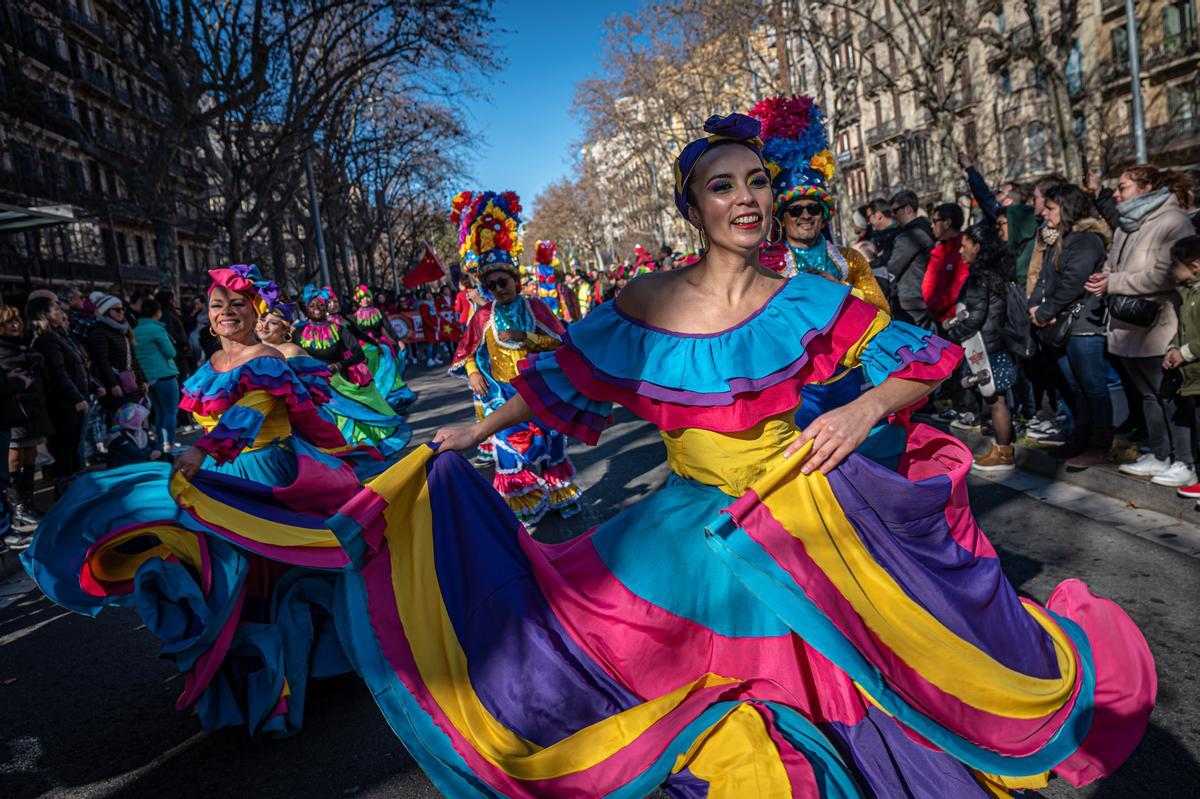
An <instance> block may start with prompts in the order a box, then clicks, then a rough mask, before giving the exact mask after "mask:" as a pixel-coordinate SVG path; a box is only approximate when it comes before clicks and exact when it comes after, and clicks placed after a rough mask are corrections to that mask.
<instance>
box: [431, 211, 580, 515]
mask: <svg viewBox="0 0 1200 799" xmlns="http://www.w3.org/2000/svg"><path fill="white" fill-rule="evenodd" d="M520 210H521V206H520V201H519V199H518V198H517V196H516V195H515V194H513V193H512V192H506V193H504V194H496V193H494V192H482V193H480V194H478V195H475V196H472V195H470V194H467V193H466V192H464V193H463V194H460V195H458V197H456V198H455V201H454V211H453V212H452V214H451V219H452V221H454V222H455V223H456V224H458V225H459V242H460V248H461V252H462V254H463V255H464V262H465V263H467V264H469V265H471V266H472V267H473V273H472V274H471V275H469V276H470V277H472V278H475V279H478V280H479V282H480V285H481V286H482V287H483V289H484V290H486V291H487V292H488V294H489V295H490V296H491V297H492V298H493V299H492V301H491V302H489V303H488V304H487V305H484V306H483V307H482V308H480V309H479V310H478V311H476V312H475V314H474V315H473V316H472V317H471V320H470V323H469V324H468V325H467V330H466V332H465V334H464V335H463V338H462V341H461V342H460V343H459V346H458V351H457V352H456V353H455V355H454V360H453V362H452V364H451V371H452V372H458V371H460V369H461V370H462V371H464V372H465V374H466V376H467V379H468V381H469V382H470V384H471V392H472V394H473V396H474V400H475V404H476V409H477V410H476V413H477V416H478V417H479V418H483V417H486V416H487V415H489V414H491V413H492V412H493V411H495V410H496V409H497V408H499V407H500V406H501V405H503V404H504V402H505V401H506V400H507V399H508V398H509V397H511V396H513V394H514V393H515V392H514V390H513V388H512V386H511V385H509V383H510V381H511V380H512V378H513V377H515V376H516V374H517V364H518V363H520V362H521V361H522V360H523V359H524V358H525V357H526V355H528V354H529V353H532V352H546V351H548V350H552V349H554V348H555V347H557V346H558V345H559V343H560V342H561V341H562V335H563V332H564V328H563V325H562V322H561V321H560V320H559V319H558V317H556V316H555V315H554V313H553V312H552V311H551V310H550V309H549V308H548V307H547V306H546V305H545V303H543V302H542V301H541V300H539V299H538V298H537V297H530V296H525V295H523V294H522V293H521V270H520V266H519V264H518V263H517V260H516V259H517V256H519V255H520V253H521V246H520V242H519V241H518V239H517V226H518V225H519V217H518V214H519V212H520ZM468 253H471V254H472V257H470V258H466V257H465V256H467V254H468ZM489 439H490V441H491V443H492V453H493V455H494V457H495V463H496V472H495V477H494V479H493V481H492V485H493V486H494V487H495V489H496V491H497V492H499V493H500V495H501V496H503V497H504V499H505V500H506V501H507V502H508V504H509V507H511V508H512V510H513V513H515V514H516V515H517V518H519V519H520V520H521V521H522V522H523V523H525V524H527V525H532V524H536V523H538V522H539V521H541V520H542V517H543V516H545V515H546V512H547V511H548V510H556V511H558V512H559V513H560V514H561V515H562V516H563V517H564V518H565V517H569V516H573V515H575V514H576V513H578V512H579V510H580V506H579V497H580V491H579V488H578V486H577V485H576V483H575V467H574V465H572V463H571V459H570V458H569V457H568V456H567V441H566V438H565V437H564V436H562V435H560V434H559V433H558V432H556V431H555V430H552V429H550V428H547V427H543V426H542V425H540V424H538V422H537V421H536V420H530V421H525V422H522V423H521V424H517V425H513V426H511V427H507V428H504V429H501V430H499V431H497V432H496V434H495V435H493V436H490V437H489ZM480 443H482V442H480Z"/></svg>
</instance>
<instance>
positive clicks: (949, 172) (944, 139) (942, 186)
mask: <svg viewBox="0 0 1200 799" xmlns="http://www.w3.org/2000/svg"><path fill="white" fill-rule="evenodd" d="M933 120H934V127H933V129H934V132H935V134H936V136H937V142H936V143H937V152H936V154H935V158H936V159H937V182H938V196H939V197H941V199H942V202H948V203H949V202H955V201H956V200H957V199H958V197H957V195H958V192H957V191H956V186H957V184H958V180H959V173H958V153H956V152H955V151H954V146H955V138H954V116H953V115H952V114H949V113H939V114H935V115H934V118H933Z"/></svg>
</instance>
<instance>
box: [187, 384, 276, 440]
mask: <svg viewBox="0 0 1200 799" xmlns="http://www.w3.org/2000/svg"><path fill="white" fill-rule="evenodd" d="M236 405H239V406H241V407H243V408H252V409H253V410H256V411H258V412H259V413H261V414H262V415H263V423H262V428H261V429H260V430H259V431H258V435H257V436H256V437H255V439H254V443H253V444H251V445H250V446H249V447H247V448H246V449H260V448H262V447H265V446H267V445H268V444H270V443H271V442H272V441H274V440H276V439H279V438H287V437H289V436H290V435H291V434H292V423H291V421H290V420H289V419H288V415H287V407H286V405H285V404H284V403H283V402H282V401H281V400H280V399H279V398H278V397H275V396H273V395H271V394H269V393H268V392H266V391H263V390H262V389H256V390H254V391H247V392H246V393H245V394H243V395H242V398H241V399H240V400H238V401H237V403H236ZM192 417H193V418H194V419H195V420H196V424H198V425H200V426H201V427H203V428H204V432H205V433H211V432H212V430H213V428H214V427H216V426H217V424H218V423H219V422H220V421H221V414H217V415H216V416H205V415H203V414H199V413H193V414H192Z"/></svg>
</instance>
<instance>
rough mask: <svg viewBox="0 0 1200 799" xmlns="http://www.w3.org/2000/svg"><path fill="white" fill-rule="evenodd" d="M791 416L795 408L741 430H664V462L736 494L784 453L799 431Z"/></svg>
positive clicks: (693, 478)
mask: <svg viewBox="0 0 1200 799" xmlns="http://www.w3.org/2000/svg"><path fill="white" fill-rule="evenodd" d="M793 416H794V412H793V411H788V412H787V413H784V414H780V415H779V416H773V417H771V418H769V419H764V420H763V421H761V422H759V423H758V424H757V425H755V426H754V427H752V428H750V429H749V430H744V431H742V432H740V433H714V432H713V431H711V430H700V429H698V428H683V429H681V430H671V431H665V430H664V431H662V437H663V442H664V443H666V445H667V464H668V465H669V466H670V467H671V470H672V471H673V472H675V473H676V474H679V475H682V476H683V477H687V478H689V479H691V480H695V481H696V482H699V483H703V484H704V485H710V486H716V487H717V488H720V489H721V490H722V491H724V492H725V493H726V494H729V495H730V496H732V497H739V496H741V495H742V494H744V493H745V491H746V489H747V488H749V487H750V485H751V484H752V483H754V482H755V481H756V480H758V479H759V478H760V477H762V476H763V475H764V474H765V473H766V472H767V471H769V470H770V468H771V467H772V466H773V465H774V464H775V463H776V462H777V461H778V460H779V459H780V458H782V457H783V451H784V450H785V449H787V448H788V445H790V444H791V443H792V442H793V441H795V440H796V437H797V436H799V435H800V431H799V430H798V429H797V428H796V424H795V422H794V421H793Z"/></svg>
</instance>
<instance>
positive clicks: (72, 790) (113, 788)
mask: <svg viewBox="0 0 1200 799" xmlns="http://www.w3.org/2000/svg"><path fill="white" fill-rule="evenodd" d="M203 737H204V733H203V732H198V733H196V734H195V735H193V736H192V737H191V738H188V739H187V740H185V741H183V742H181V743H179V744H176V745H175V746H173V747H171V748H170V749H168V750H167V751H165V752H163V753H162V754H161V755H159V756H158V757H156V758H154V759H153V760H151V761H150V762H149V763H147V764H146V765H144V766H139V767H137V768H135V769H132V770H130V771H126V772H125V773H124V774H118V775H116V776H115V777H109V778H107V779H103V780H97V781H96V782H89V783H86V784H84V785H72V786H71V787H69V788H51V789H50V790H49V791H46V792H45V793H43V794H42V795H41V796H40V797H38V799H77V797H80V796H86V797H88V799H106V797H109V796H113V795H115V794H117V793H118V792H120V791H123V790H125V789H127V788H129V786H130V785H131V784H132V783H135V782H137V781H138V780H140V779H141V778H142V777H144V776H145V775H147V774H149V773H150V772H151V771H153V770H154V769H156V768H158V767H159V766H161V765H162V764H163V763H166V762H167V761H168V760H170V759H172V758H173V757H175V756H176V755H178V754H180V753H182V752H184V751H186V750H187V749H190V748H191V747H192V746H194V745H195V744H196V743H197V742H198V741H199V740H200V739H201V738H203Z"/></svg>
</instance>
